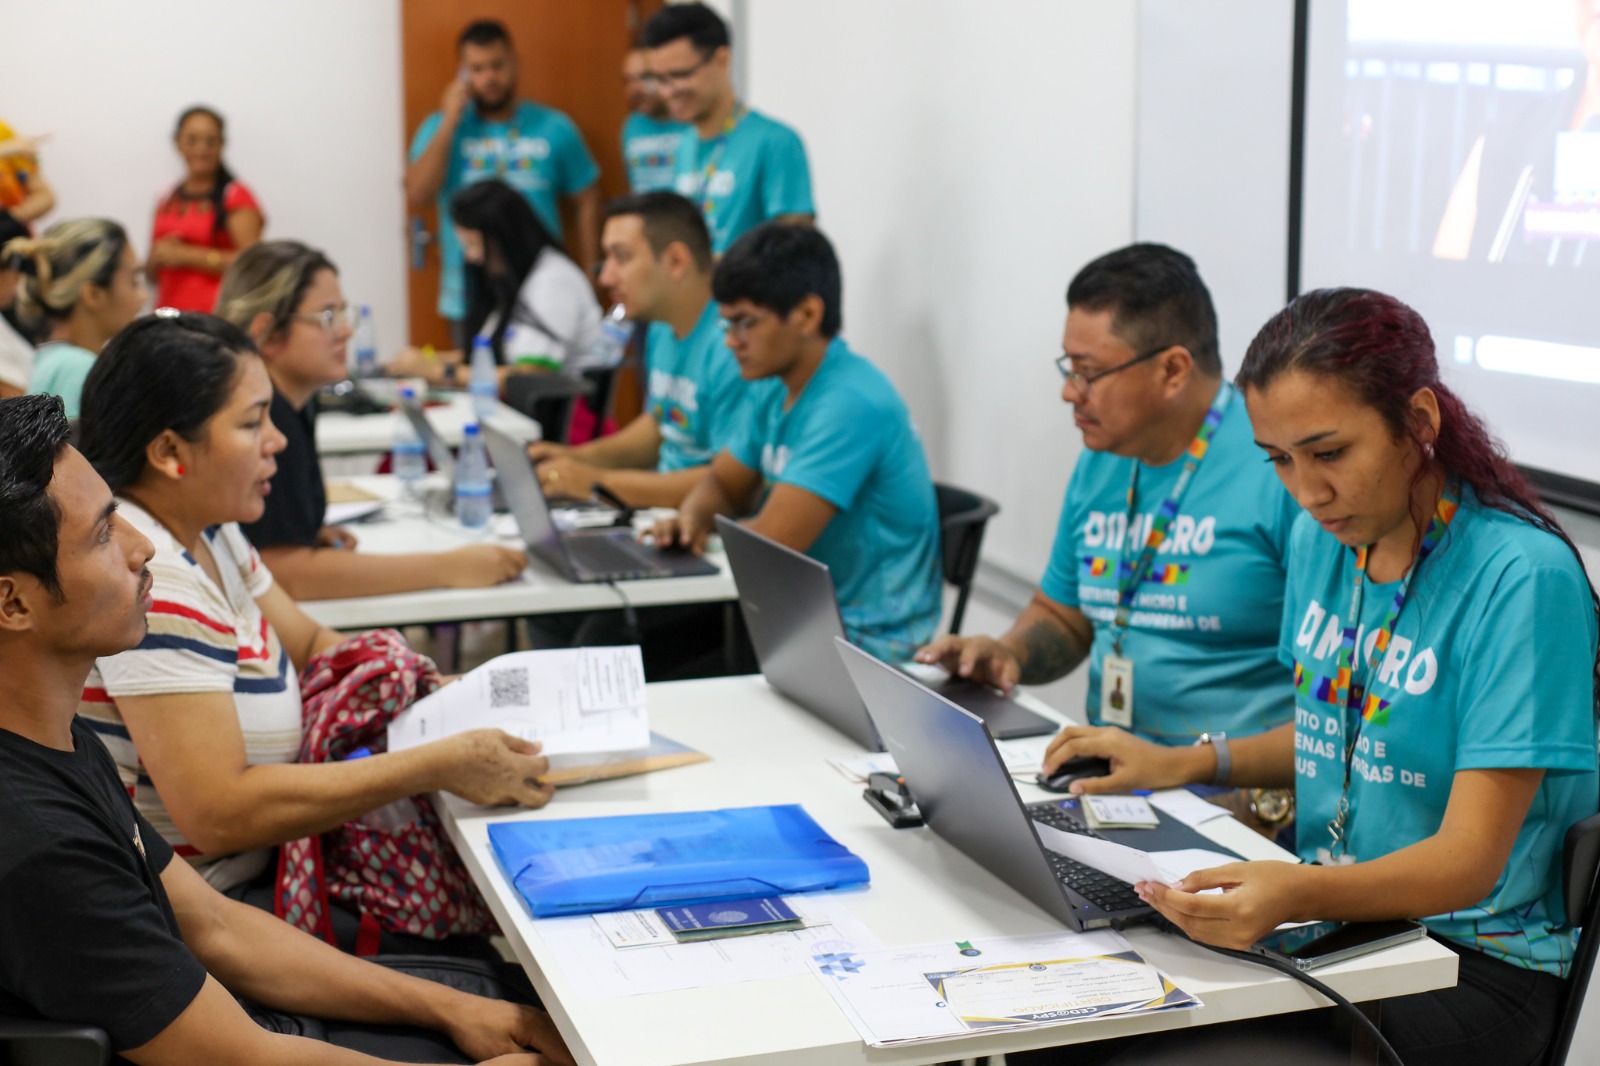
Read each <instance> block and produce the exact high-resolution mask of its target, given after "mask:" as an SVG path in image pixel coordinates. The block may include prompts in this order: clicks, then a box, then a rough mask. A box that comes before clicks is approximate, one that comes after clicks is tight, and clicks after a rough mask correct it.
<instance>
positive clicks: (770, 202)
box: [761, 127, 817, 219]
mask: <svg viewBox="0 0 1600 1066" xmlns="http://www.w3.org/2000/svg"><path fill="white" fill-rule="evenodd" d="M765 156H766V158H765V160H764V162H763V171H764V173H763V174H762V184H761V210H762V217H763V218H767V219H773V218H777V217H778V216H779V215H814V214H816V213H817V209H816V207H815V205H813V204H812V202H811V168H810V166H809V165H807V163H806V147H805V145H804V144H803V143H802V142H801V140H800V135H799V134H798V133H796V132H795V131H794V130H791V129H789V128H788V127H782V128H780V129H778V130H775V131H774V132H773V135H772V139H771V141H770V142H769V143H768V145H767V149H766V153H765Z"/></svg>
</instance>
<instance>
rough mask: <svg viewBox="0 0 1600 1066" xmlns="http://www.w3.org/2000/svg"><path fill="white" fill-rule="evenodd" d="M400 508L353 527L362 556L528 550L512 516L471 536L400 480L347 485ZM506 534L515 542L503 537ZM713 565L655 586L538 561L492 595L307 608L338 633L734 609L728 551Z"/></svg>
mask: <svg viewBox="0 0 1600 1066" xmlns="http://www.w3.org/2000/svg"><path fill="white" fill-rule="evenodd" d="M341 480H344V481H347V482H349V483H350V484H352V485H354V486H356V487H357V488H359V489H362V490H364V491H366V492H369V493H371V494H372V495H375V496H378V497H380V498H382V499H385V500H389V501H392V502H390V503H389V504H388V505H387V506H386V508H385V513H384V516H383V517H381V518H378V519H375V520H372V521H366V522H362V523H359V524H356V525H352V526H351V527H350V528H351V530H352V531H353V532H354V533H355V534H356V536H357V537H358V538H359V540H360V550H361V551H362V552H363V553H367V554H372V555H383V554H404V553H410V552H432V551H446V550H448V549H450V548H459V547H460V546H462V545H463V544H474V543H481V542H484V541H493V542H497V543H503V544H509V545H513V546H518V547H521V546H522V540H521V538H520V537H517V536H516V535H515V533H514V527H513V526H512V525H511V524H510V519H509V517H507V516H496V518H495V520H494V524H493V525H491V529H490V531H478V530H469V529H464V528H462V526H461V525H460V524H458V523H457V522H456V521H455V519H453V518H451V517H449V516H448V515H438V514H428V513H425V512H424V510H423V508H422V506H421V504H420V503H418V502H414V501H399V500H396V497H397V496H398V494H399V484H398V482H397V481H396V480H395V479H394V478H393V477H387V476H377V475H373V476H369V477H355V478H345V479H341ZM444 487H445V486H444V481H443V479H442V478H440V477H439V476H437V475H432V476H430V478H429V479H427V480H425V481H424V482H423V486H422V488H423V491H424V492H426V491H428V490H430V489H433V490H437V489H441V488H444ZM496 528H498V529H500V530H503V531H504V532H505V533H506V534H507V535H504V536H497V535H496V533H495V532H494V530H495V529H496ZM706 558H707V559H708V560H709V561H710V562H712V563H714V564H716V566H717V567H718V568H719V570H720V572H719V573H718V574H716V575H715V576H711V575H707V576H705V577H671V578H660V579H652V580H647V581H619V582H617V583H616V584H615V585H609V584H604V583H588V584H577V583H575V582H572V581H568V580H567V578H566V576H565V575H563V574H561V573H560V572H558V571H557V570H556V569H555V568H554V567H552V566H551V565H550V564H548V563H546V562H545V561H544V560H542V559H540V558H538V557H537V556H534V555H532V554H531V553H530V555H529V563H528V568H527V569H526V570H524V571H523V572H522V574H521V575H520V576H519V577H517V578H516V579H515V580H513V581H508V582H506V583H505V584H503V585H496V586H494V587H492V588H486V589H428V590H426V591H423V592H406V593H400V594H397V595H392V596H360V597H355V598H352V599H343V600H304V601H302V602H301V604H300V607H301V609H302V610H304V611H305V612H306V613H307V614H308V615H310V616H311V617H312V618H315V619H316V620H317V621H318V622H321V623H322V624H323V625H325V626H327V627H328V628H330V629H345V630H349V629H369V628H372V627H375V626H401V625H422V624H428V623H434V622H460V621H467V620H479V619H498V618H521V617H525V616H527V615H536V614H556V613H560V612H563V611H601V610H613V609H616V608H620V607H624V606H628V605H632V606H634V607H661V606H666V605H670V604H685V603H730V604H731V603H732V602H733V601H734V600H736V599H737V598H738V590H737V589H736V588H735V587H734V583H733V574H732V572H731V571H730V570H729V568H728V560H727V557H726V556H725V555H724V554H723V553H722V552H721V550H720V549H718V550H715V551H711V552H708V553H707V555H706Z"/></svg>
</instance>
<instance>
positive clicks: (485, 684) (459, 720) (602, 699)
mask: <svg viewBox="0 0 1600 1066" xmlns="http://www.w3.org/2000/svg"><path fill="white" fill-rule="evenodd" d="M469 729H503V730H505V731H506V732H507V733H510V734H511V735H512V736H516V737H521V738H522V739H524V740H537V741H539V742H540V743H541V744H543V745H544V754H546V755H573V754H585V753H591V752H612V751H630V750H632V749H635V748H643V747H646V746H648V745H649V743H650V721H649V717H648V715H647V713H646V711H645V689H644V659H643V658H642V657H641V656H640V654H639V648H638V646H637V645H628V646H623V647H615V648H559V649H554V650H550V651H519V652H513V653H511V654H510V655H501V656H498V657H496V658H494V659H490V660H489V661H488V662H486V663H484V664H483V665H482V666H480V667H478V668H477V669H476V670H473V671H471V672H470V673H467V674H463V675H462V676H461V678H460V680H458V681H456V682H454V683H453V684H449V685H446V686H444V687H443V688H441V689H439V690H438V691H436V692H434V693H432V694H430V695H428V696H424V697H423V698H422V699H420V700H418V701H417V702H416V703H414V704H412V705H411V706H410V707H409V708H408V709H406V710H405V711H402V712H401V713H400V714H399V715H398V716H396V717H395V719H394V721H392V722H390V723H389V750H390V751H404V750H405V749H407V748H414V747H416V746H417V745H419V744H426V743H428V742H429V741H431V740H438V739H440V738H441V737H448V736H452V735H454V734H456V733H464V732H466V731H467V730H469Z"/></svg>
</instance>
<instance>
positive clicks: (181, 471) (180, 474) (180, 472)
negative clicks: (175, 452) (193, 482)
mask: <svg viewBox="0 0 1600 1066" xmlns="http://www.w3.org/2000/svg"><path fill="white" fill-rule="evenodd" d="M183 473H184V471H183V464H182V463H180V464H178V476H179V477H182V476H183Z"/></svg>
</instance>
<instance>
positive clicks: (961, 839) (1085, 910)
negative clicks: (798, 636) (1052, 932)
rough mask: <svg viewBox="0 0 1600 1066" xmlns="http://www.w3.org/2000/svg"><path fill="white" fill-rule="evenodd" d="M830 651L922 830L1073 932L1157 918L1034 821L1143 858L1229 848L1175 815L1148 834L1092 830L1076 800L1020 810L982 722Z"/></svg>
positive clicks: (844, 650)
mask: <svg viewBox="0 0 1600 1066" xmlns="http://www.w3.org/2000/svg"><path fill="white" fill-rule="evenodd" d="M834 649H835V653H836V654H837V655H839V656H840V657H841V658H843V660H844V666H845V669H846V670H847V671H848V672H849V675H850V679H851V681H852V682H854V685H855V688H856V690H857V691H858V692H859V693H860V696H861V699H862V700H863V701H864V702H865V703H866V705H867V710H868V711H869V712H870V713H871V715H872V721H873V723H874V724H875V725H876V726H877V729H878V733H879V735H880V736H882V737H883V740H884V749H885V750H886V751H888V752H889V753H890V754H891V755H893V756H894V761H895V766H896V767H897V768H898V769H899V771H900V774H901V776H902V777H904V778H905V782H906V787H907V788H908V789H910V791H911V797H912V799H914V800H915V801H916V804H917V809H918V810H919V811H921V812H922V817H923V820H924V821H925V822H926V823H927V825H928V827H929V828H931V829H932V830H933V831H934V832H935V833H938V834H939V835H940V836H941V837H943V838H944V839H945V840H948V841H949V842H950V843H951V844H954V845H955V846H956V847H957V848H958V849H960V850H961V851H962V852H964V853H966V855H967V856H968V857H969V858H971V859H972V860H973V861H974V862H976V863H977V864H978V865H980V866H982V867H983V868H984V869H986V870H988V871H989V872H990V873H992V874H994V875H995V876H996V877H998V878H1000V879H1001V880H1002V881H1004V882H1006V884H1008V885H1010V886H1011V887H1012V888H1014V889H1016V890H1017V891H1018V892H1020V893H1022V894H1023V895H1024V896H1026V897H1027V898H1028V899H1029V900H1032V901H1033V902H1034V903H1036V904H1038V905H1039V906H1040V907H1042V908H1043V909H1044V910H1045V911H1046V912H1048V913H1049V914H1051V915H1052V916H1054V917H1056V918H1059V919H1060V920H1061V921H1063V922H1065V923H1067V925H1069V926H1071V927H1072V928H1073V929H1074V930H1078V931H1080V932H1081V931H1083V930H1085V929H1103V928H1106V927H1114V928H1121V927H1122V926H1124V925H1127V924H1128V923H1129V922H1136V921H1145V920H1150V919H1152V918H1154V917H1156V916H1157V915H1156V912H1155V911H1154V910H1153V909H1152V908H1150V907H1148V906H1146V905H1145V904H1144V903H1143V902H1141V901H1140V899H1139V897H1138V896H1137V895H1135V894H1134V891H1133V886H1132V885H1129V884H1127V883H1126V882H1123V881H1119V880H1117V879H1116V878H1114V877H1112V876H1111V875H1110V874H1107V873H1102V872H1101V871H1099V870H1096V869H1094V868H1093V867H1090V866H1085V865H1084V864H1082V863H1079V862H1074V861H1073V860H1071V859H1068V858H1066V857H1064V856H1061V855H1057V854H1056V853H1055V852H1053V851H1051V850H1049V849H1048V848H1046V847H1045V846H1044V844H1043V843H1041V842H1040V840H1039V835H1038V833H1037V832H1036V831H1035V830H1034V822H1035V821H1039V822H1043V823H1044V824H1046V825H1049V826H1053V827H1054V828H1056V829H1061V830H1063V831H1065V832H1069V833H1085V834H1087V835H1090V836H1096V837H1100V838H1102V839H1106V840H1115V841H1116V842H1117V843H1119V844H1126V845H1128V846H1129V847H1134V848H1139V849H1141V850H1144V851H1166V850H1172V849H1178V848H1206V849H1208V850H1211V851H1220V852H1226V851H1227V849H1226V848H1223V847H1222V846H1220V845H1219V844H1217V843H1216V842H1215V841H1213V840H1211V839H1209V838H1207V837H1204V836H1201V835H1200V834H1199V833H1197V832H1195V830H1193V829H1191V828H1190V827H1189V826H1187V825H1184V824H1183V823H1182V822H1180V821H1178V820H1177V819H1176V818H1170V817H1167V818H1162V820H1161V824H1160V825H1159V826H1157V827H1156V828H1154V829H1124V830H1112V829H1103V830H1091V829H1089V828H1088V827H1087V826H1086V825H1085V824H1084V823H1083V821H1082V820H1081V819H1080V818H1079V817H1078V815H1077V813H1076V812H1077V801H1076V800H1071V799H1055V800H1047V801H1045V802H1042V803H1031V804H1026V805H1025V804H1023V802H1022V798H1021V797H1020V796H1018V795H1017V789H1016V786H1015V785H1014V784H1013V783H1012V781H1011V774H1010V772H1009V771H1008V770H1007V769H1006V765H1005V760H1003V759H1002V758H1001V757H1000V752H999V750H998V749H996V748H995V745H994V738H993V737H991V736H990V735H989V732H988V730H986V729H985V728H984V727H983V721H982V719H980V718H979V717H978V716H977V715H975V714H972V713H970V712H968V711H966V710H963V709H962V708H960V707H958V706H956V705H955V704H954V703H952V702H951V701H950V700H948V699H946V698H945V697H943V696H941V695H939V694H938V693H937V692H934V691H933V690H931V689H929V688H928V687H927V686H926V685H923V684H921V683H920V682H919V681H917V680H916V679H915V678H913V677H911V676H909V675H907V674H905V673H902V672H901V671H899V670H897V669H895V668H894V667H893V666H890V665H889V664H888V663H885V662H882V661H881V660H878V659H875V658H873V657H872V656H871V655H868V654H867V653H866V652H864V651H862V650H861V649H859V648H857V647H855V646H854V645H852V644H850V643H848V642H847V641H845V640H842V639H836V640H835V641H834Z"/></svg>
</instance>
